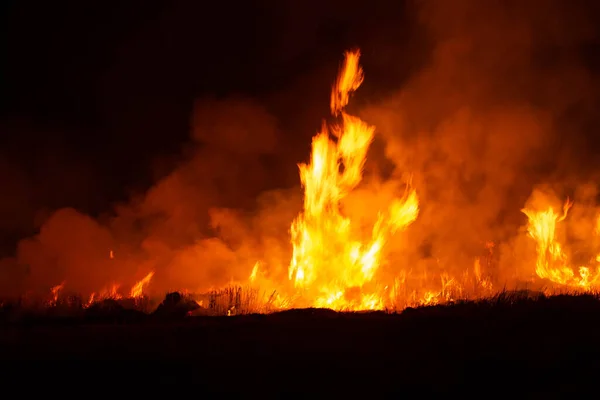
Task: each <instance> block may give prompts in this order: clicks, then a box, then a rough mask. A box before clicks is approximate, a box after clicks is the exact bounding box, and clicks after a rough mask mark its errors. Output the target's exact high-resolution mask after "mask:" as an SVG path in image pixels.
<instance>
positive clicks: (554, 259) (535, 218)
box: [522, 200, 600, 290]
mask: <svg viewBox="0 0 600 400" xmlns="http://www.w3.org/2000/svg"><path fill="white" fill-rule="evenodd" d="M572 205H573V203H572V202H571V201H570V200H567V201H566V202H565V204H564V206H563V212H562V214H558V213H557V212H555V211H554V209H553V208H552V207H548V208H547V209H546V210H542V211H536V210H530V209H523V210H522V211H523V213H524V214H525V215H527V217H528V218H529V225H528V229H527V231H528V233H529V235H530V236H531V238H533V240H535V243H536V246H537V260H536V265H535V272H536V274H537V276H538V277H539V278H542V279H548V280H549V281H551V282H553V283H557V284H559V285H564V286H569V287H575V288H581V289H585V290H589V289H591V288H593V287H594V286H596V285H597V284H598V282H599V280H600V267H599V266H597V265H595V266H594V268H593V270H592V271H590V266H579V267H578V268H577V269H576V270H577V272H575V268H573V266H571V265H570V262H569V256H568V255H567V253H566V251H565V250H564V248H563V246H562V245H561V243H560V242H559V241H558V240H557V239H556V227H557V224H558V223H560V222H563V221H564V220H565V219H566V218H567V214H568V212H569V209H570V208H571V206H572ZM596 232H598V231H597V230H596ZM598 258H599V256H598V255H597V256H596V257H595V259H594V261H595V262H596V263H597V262H598Z"/></svg>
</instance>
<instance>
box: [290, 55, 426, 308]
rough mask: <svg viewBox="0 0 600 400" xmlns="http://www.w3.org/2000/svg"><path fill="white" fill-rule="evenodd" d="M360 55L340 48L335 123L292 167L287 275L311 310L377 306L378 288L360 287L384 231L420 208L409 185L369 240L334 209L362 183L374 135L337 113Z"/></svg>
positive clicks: (376, 259)
mask: <svg viewBox="0 0 600 400" xmlns="http://www.w3.org/2000/svg"><path fill="white" fill-rule="evenodd" d="M359 57H360V53H359V52H358V51H356V52H347V53H346V61H345V63H344V64H343V65H342V68H341V70H340V73H339V76H338V80H337V82H336V84H335V85H334V87H333V90H332V94H331V111H332V113H333V114H340V113H341V117H342V121H341V124H340V125H334V126H332V127H331V128H328V127H327V126H323V128H322V130H321V132H320V133H318V134H317V135H316V136H315V137H314V138H313V142H312V153H311V159H310V163H309V164H300V165H299V168H300V179H301V182H302V185H303V187H304V210H303V212H302V213H301V214H300V215H298V217H297V218H296V219H295V220H294V222H293V223H292V226H291V235H292V238H291V239H292V246H293V256H292V260H291V262H290V267H289V278H290V279H291V280H292V281H293V282H294V286H295V287H296V288H298V289H299V290H300V292H301V297H302V298H303V299H304V300H305V301H306V302H307V303H308V304H309V305H313V306H318V307H329V308H344V309H376V308H382V307H383V303H384V301H383V299H382V297H381V296H382V293H381V289H379V288H372V289H367V288H366V287H365V285H366V284H368V283H371V282H372V281H373V279H374V277H375V275H376V273H377V270H378V268H379V266H380V263H381V257H382V251H383V248H384V245H385V243H386V241H387V240H388V239H389V237H390V235H391V234H393V233H395V232H397V231H399V230H402V229H405V228H406V227H407V226H409V225H410V224H411V223H412V222H413V221H414V220H415V219H416V218H417V215H418V213H419V200H418V197H417V194H416V192H415V190H414V189H412V188H410V187H409V188H407V191H406V194H405V196H404V197H403V198H401V199H395V200H394V201H393V202H392V204H391V205H390V206H389V208H388V209H387V210H382V211H381V212H380V214H379V219H378V220H377V222H376V223H375V225H374V226H373V227H372V230H371V234H370V237H368V238H365V239H363V238H361V237H360V236H361V235H360V232H357V231H356V229H355V228H354V224H353V221H351V220H350V218H348V217H347V216H345V215H343V213H342V212H341V210H340V201H341V200H343V199H344V198H345V197H346V196H347V195H348V194H349V193H350V192H351V191H352V190H354V189H355V188H356V187H357V186H358V184H359V183H360V182H361V180H362V171H363V166H364V163H365V160H366V155H367V151H368V149H369V146H370V144H371V142H372V140H373V135H374V132H375V128H374V127H373V126H370V125H368V124H367V123H365V122H364V121H362V120H361V119H359V118H358V117H355V116H352V115H349V114H347V113H345V112H344V107H345V106H346V104H347V103H348V101H349V94H350V92H351V91H354V90H356V89H357V88H358V87H359V86H360V84H361V83H362V81H363V71H362V68H361V67H360V66H359V64H358V60H359ZM330 132H331V133H332V134H333V136H335V137H336V138H337V140H333V138H332V137H331V135H330ZM376 286H377V285H376Z"/></svg>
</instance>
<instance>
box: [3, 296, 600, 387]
mask: <svg viewBox="0 0 600 400" xmlns="http://www.w3.org/2000/svg"><path fill="white" fill-rule="evenodd" d="M128 318H129V319H128ZM598 338H600V300H598V298H597V297H596V296H591V295H584V296H581V295H580V296H556V297H549V298H539V299H531V298H518V299H517V298H510V299H509V298H501V297H497V298H495V299H492V300H488V301H484V302H480V303H473V302H470V303H464V304H454V305H449V306H435V307H423V308H418V309H408V310H406V311H404V312H403V313H400V314H386V313H382V312H375V313H336V312H333V311H329V310H318V309H309V310H291V311H286V312H281V313H276V314H271V315H247V316H236V317H181V316H179V315H177V316H172V317H169V316H168V315H161V316H156V315H154V316H146V317H144V318H130V317H127V318H118V319H112V320H111V319H109V320H106V319H104V320H99V319H97V318H96V319H94V318H83V317H77V318H48V319H43V320H35V319H29V320H22V321H17V322H15V321H12V322H8V321H6V320H5V321H4V322H3V323H2V325H1V327H0V346H1V348H0V354H1V357H2V358H3V359H4V362H5V365H9V366H11V368H10V371H8V372H5V373H4V378H5V380H4V382H5V383H8V382H17V380H16V379H17V378H18V377H19V376H22V375H25V376H27V377H28V378H29V379H31V378H35V382H40V381H43V380H45V379H46V380H53V379H63V380H65V381H69V382H73V381H77V382H79V383H80V384H85V383H86V382H87V383H88V384H91V383H94V382H95V383H98V382H102V385H103V386H105V387H108V386H110V385H115V387H121V385H127V386H130V387H132V386H139V387H141V388H145V389H148V388H149V387H155V386H156V385H157V384H158V385H160V384H176V385H179V386H180V387H183V388H187V387H195V388H196V389H197V390H202V391H204V392H206V391H209V392H211V391H243V392H247V393H249V392H254V391H257V392H259V393H261V394H263V395H264V394H266V395H268V394H272V393H274V392H281V391H285V392H295V391H308V392H318V393H325V392H330V391H336V392H338V393H342V392H344V393H349V394H354V395H357V393H359V391H360V392H362V391H363V390H369V392H370V393H373V392H386V391H394V392H398V393H409V392H408V391H410V393H415V392H413V390H418V393H419V394H420V395H427V394H429V393H432V392H447V391H458V392H459V393H461V394H465V393H472V394H475V395H477V396H478V397H486V398H487V397H494V396H495V395H498V394H499V393H503V392H506V393H507V394H509V395H511V396H514V395H517V396H521V395H527V397H531V396H532V395H533V396H535V397H537V396H544V398H548V397H549V398H555V397H556V396H559V397H561V396H560V395H561V394H565V395H573V394H577V393H582V392H586V393H590V394H593V393H595V391H592V392H590V391H589V390H590V389H592V388H593V386H592V385H594V384H595V381H596V379H595V378H596V377H597V371H598V369H597V366H598V365H600V363H599V362H600V344H599V340H598ZM21 381H22V379H21V380H18V382H21ZM149 385H150V386H149Z"/></svg>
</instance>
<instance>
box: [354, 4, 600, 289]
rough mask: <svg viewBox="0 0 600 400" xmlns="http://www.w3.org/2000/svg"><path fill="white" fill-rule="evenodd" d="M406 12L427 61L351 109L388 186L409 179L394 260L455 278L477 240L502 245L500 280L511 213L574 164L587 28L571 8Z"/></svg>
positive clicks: (577, 163)
mask: <svg viewBox="0 0 600 400" xmlns="http://www.w3.org/2000/svg"><path fill="white" fill-rule="evenodd" d="M418 5H419V7H417V10H418V11H417V14H418V18H419V20H420V21H421V23H422V26H423V27H424V29H425V33H426V36H427V37H428V38H429V41H430V42H431V43H432V51H431V54H430V57H429V60H428V62H427V63H426V65H425V66H424V68H422V69H421V70H420V71H418V72H417V73H416V74H415V75H413V76H412V77H411V78H410V79H409V80H408V81H407V82H406V83H405V84H404V85H403V87H402V89H401V90H400V91H398V92H397V93H395V94H393V95H391V96H390V97H389V98H386V99H384V100H383V101H372V102H371V104H369V105H368V106H366V107H365V108H364V109H363V110H362V116H363V117H364V119H365V120H367V121H369V122H370V123H373V124H374V125H376V126H377V128H378V133H379V134H380V137H382V138H383V140H384V142H385V156H386V157H387V158H388V159H389V160H391V161H392V163H393V164H394V166H395V170H394V172H393V176H394V178H393V179H396V180H397V179H400V178H402V177H403V175H404V174H406V173H410V174H412V184H413V185H414V186H415V187H416V189H417V192H418V194H419V196H420V200H421V205H422V207H421V214H420V216H419V218H418V220H417V221H416V222H415V224H414V225H413V226H412V227H411V228H410V234H406V235H405V236H404V237H402V238H398V239H397V240H396V242H397V247H398V252H399V253H400V254H398V260H397V261H396V262H399V263H404V264H405V265H407V267H412V268H416V269H422V270H425V269H426V270H427V271H430V272H434V271H452V272H455V273H456V272H460V271H461V270H465V269H466V268H469V267H470V266H471V265H472V263H473V259H474V258H475V257H477V256H480V255H481V254H482V253H483V252H484V251H485V250H484V246H485V243H486V242H489V241H493V242H495V243H500V244H502V243H507V242H508V243H510V245H509V246H507V247H502V246H501V250H502V251H501V253H503V255H502V254H501V256H503V257H506V258H507V260H505V261H503V262H501V263H500V270H499V271H495V273H496V274H499V275H500V276H498V277H497V278H498V279H499V280H509V279H511V278H514V273H513V272H514V268H515V265H514V263H515V262H522V261H526V260H523V259H521V260H518V259H515V251H516V250H515V248H514V243H512V238H513V237H514V236H518V235H520V236H524V233H523V232H522V229H521V228H520V227H522V226H523V225H524V224H525V223H526V218H525V216H524V215H523V214H522V213H520V212H519V210H520V209H521V208H522V207H523V206H524V204H525V201H526V199H527V198H528V196H529V195H530V193H531V191H532V189H533V188H534V186H535V185H537V184H539V183H542V182H548V181H555V180H556V179H558V176H568V175H569V174H570V173H571V172H572V171H577V173H581V172H582V170H584V168H585V166H586V165H585V163H582V162H581V161H582V159H585V157H586V156H583V157H582V156H581V152H582V151H583V150H584V149H583V147H584V146H582V142H581V140H580V139H581V138H583V137H585V136H584V135H585V134H586V132H585V129H584V126H586V124H588V125H587V126H589V123H590V121H591V120H592V119H593V115H592V114H591V113H590V112H589V111H590V110H591V109H592V108H593V107H594V105H595V103H594V100H596V99H595V98H594V96H595V94H594V93H595V91H594V86H595V85H596V84H597V82H596V81H594V80H593V79H592V76H591V74H590V72H589V71H588V70H586V67H585V64H584V63H583V60H582V59H580V58H578V55H580V53H581V52H580V47H581V45H582V44H585V43H586V41H587V40H588V39H589V38H590V37H592V35H593V33H594V25H593V23H592V21H591V20H590V19H589V18H587V17H586V15H585V10H584V9H583V8H582V7H578V6H580V5H582V4H580V3H578V2H573V3H572V4H571V3H568V4H567V3H565V2H558V1H556V2H519V1H490V2H478V1H475V0H473V1H471V0H461V1H456V2H445V1H443V0H440V1H424V2H419V3H418ZM407 56H409V55H407ZM366 79H367V80H368V72H367V76H366ZM574 111H577V112H575V113H574ZM578 153H579V156H577V157H575V156H574V155H575V154H578ZM587 153H588V155H587V157H588V158H589V152H587ZM588 172H589V171H588ZM580 176H581V175H580ZM579 183H585V182H579ZM563 191H564V188H563ZM561 194H562V193H561ZM558 204H559V208H558V209H560V204H561V203H560V202H558ZM392 245H393V244H392ZM400 250H401V252H400ZM529 250H530V249H528V250H527V251H529ZM524 252H526V251H524ZM522 255H523V252H521V251H519V257H521V256H522ZM521 258H523V257H521ZM508 260H510V262H509V261H508ZM533 265H534V264H531V263H530V264H529V266H530V267H529V268H530V272H531V271H532V269H531V268H533Z"/></svg>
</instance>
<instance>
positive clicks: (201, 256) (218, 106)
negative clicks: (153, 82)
mask: <svg viewBox="0 0 600 400" xmlns="http://www.w3.org/2000/svg"><path fill="white" fill-rule="evenodd" d="M410 4H411V7H409V10H410V12H411V13H412V14H411V17H412V18H410V19H412V20H414V21H417V23H416V24H415V28H414V29H415V32H414V36H415V37H419V38H422V37H425V38H426V39H425V40H423V42H422V43H421V48H419V49H418V52H419V57H418V58H419V63H418V65H419V66H421V64H423V65H422V67H421V68H419V69H417V70H415V71H414V72H413V73H412V75H411V76H410V78H408V79H407V80H405V81H404V82H403V84H402V86H401V87H400V88H389V87H386V91H385V92H386V93H390V92H391V93H392V94H391V95H386V96H385V97H380V96H379V95H378V97H369V98H362V99H361V91H360V90H359V92H358V93H357V94H356V96H355V100H354V104H351V108H352V111H356V112H357V113H358V114H359V115H361V117H362V118H364V119H365V120H366V121H367V122H368V123H370V124H373V125H375V126H376V127H377V135H378V137H377V139H376V142H375V143H374V145H373V149H372V151H371V152H370V154H369V161H368V164H367V166H366V177H365V181H364V184H363V185H362V186H361V187H360V188H359V189H358V190H357V191H356V192H355V193H354V194H353V195H352V196H350V197H349V198H348V199H346V201H345V203H344V211H345V212H347V213H349V214H352V215H354V216H358V217H360V218H359V220H360V221H361V222H364V223H365V226H369V225H371V224H372V222H373V220H374V218H375V217H376V211H377V209H384V208H385V207H386V205H387V204H388V202H389V200H390V199H391V198H392V197H394V196H398V195H401V194H402V191H403V190H404V183H405V182H407V181H409V180H410V182H411V183H412V185H413V186H414V187H415V188H416V190H417V192H418V195H419V197H420V201H421V214H420V216H419V218H418V220H417V221H416V222H415V223H414V224H413V225H412V226H411V227H410V228H409V230H410V232H409V233H408V232H404V233H399V234H398V235H397V236H395V237H394V238H393V239H392V241H391V242H390V243H389V245H390V251H391V253H392V254H391V255H392V261H393V262H392V263H391V264H390V265H387V266H385V268H395V269H397V268H399V267H402V268H407V269H409V268H412V269H414V270H419V271H424V270H427V271H430V272H435V271H442V270H447V271H452V272H460V271H462V270H465V269H466V268H470V266H471V265H472V264H473V260H474V258H475V257H477V256H479V255H481V254H482V252H484V251H485V250H484V248H485V244H486V243H487V242H490V241H493V242H495V243H497V244H498V247H499V250H500V251H498V252H497V253H498V254H500V257H502V258H503V260H500V261H501V262H500V267H499V270H498V271H495V273H496V274H497V275H499V276H498V278H499V279H505V280H508V279H514V278H522V276H520V275H519V274H520V273H521V272H519V273H517V272H518V271H517V272H515V271H516V269H515V260H527V257H528V256H527V255H528V254H529V255H531V251H532V249H531V242H530V241H527V240H520V239H519V238H523V237H524V232H523V229H522V227H523V225H524V224H525V222H526V220H525V217H524V215H523V214H522V213H521V212H520V211H519V210H520V209H521V208H522V207H523V206H524V205H525V203H526V201H527V199H528V197H529V196H530V194H531V192H532V190H533V188H534V187H536V185H538V184H540V183H544V182H548V181H558V180H560V179H565V177H571V176H584V175H585V174H586V173H588V172H589V170H590V168H589V167H588V166H587V161H590V160H591V157H587V156H586V155H583V156H582V155H581V154H579V152H580V151H581V150H582V149H583V148H584V147H585V146H586V143H585V141H584V140H582V139H580V138H582V137H583V133H584V131H585V130H586V129H590V127H593V126H594V123H595V122H597V121H595V120H594V113H593V111H594V110H595V109H596V108H597V104H598V103H597V100H598V99H597V95H596V94H595V93H596V91H595V88H596V87H597V81H596V80H595V77H594V76H593V75H592V74H591V72H589V71H588V70H587V69H586V65H585V63H584V60H583V59H582V58H581V54H582V53H581V45H583V44H585V43H587V41H588V40H589V39H590V38H591V37H592V36H593V35H594V34H595V33H596V32H595V26H594V24H593V23H592V21H591V20H590V19H589V18H588V14H586V12H585V10H584V9H583V7H580V5H581V4H579V3H578V2H569V3H567V2H561V1H537V2H536V1H528V2H523V1H485V2H481V1H477V0H460V1H452V2H450V1H444V0H439V1H422V2H411V3H410ZM398 11H399V10H398ZM331 12H332V13H334V12H335V10H331ZM403 12H406V10H404V11H403ZM346 13H350V11H347V12H346ZM291 14H294V13H290V15H291ZM311 15H312V13H311ZM388 17H389V16H388ZM403 18H405V17H403ZM324 20H327V18H324ZM390 24H391V22H390ZM318 25H319V24H318V23H317V22H315V21H313V23H312V24H311V27H313V28H314V29H313V30H312V31H311V32H313V33H315V32H316V30H317V28H316V27H317V26H318ZM382 29H383V28H382ZM386 32H392V33H393V32H395V31H394V30H393V29H392V30H390V29H388V30H387V31H386ZM313 36H314V37H313ZM293 37H294V38H295V40H296V41H297V42H298V43H299V50H297V51H295V52H294V51H291V50H290V51H289V52H288V53H289V54H288V53H285V54H284V53H282V58H284V59H287V58H293V55H294V54H296V53H298V52H301V50H300V49H302V51H305V49H307V48H310V46H309V45H308V44H307V43H305V42H304V41H303V40H302V39H303V37H304V36H302V35H293ZM310 37H313V39H314V38H315V37H317V35H316V33H315V35H312V36H310ZM372 37H373V38H377V35H375V34H374V35H373V36H372ZM387 39H388V40H387V41H386V42H385V45H382V44H381V43H380V42H378V43H373V44H372V45H371V47H369V43H366V44H365V48H364V49H363V50H364V51H363V59H364V63H365V65H368V64H369V63H371V65H374V66H378V70H380V71H381V70H383V67H382V65H383V64H385V67H386V68H387V69H390V70H398V71H400V70H401V71H402V73H399V74H398V76H400V75H401V76H403V77H404V76H405V74H406V71H407V70H408V69H409V68H407V66H406V65H412V66H413V67H414V65H415V64H414V63H412V64H411V61H410V58H411V54H407V53H406V48H407V47H406V43H403V45H402V46H398V47H394V46H393V43H394V40H392V39H390V38H389V37H388V38H387ZM314 40H316V39H314ZM398 41H399V42H400V41H405V40H404V39H402V38H398ZM300 44H301V46H300ZM373 49H379V50H381V49H384V50H385V51H384V52H381V51H374V50H373ZM339 50H340V51H339V53H340V54H341V51H342V50H344V49H339ZM370 50H372V51H370ZM415 51H416V50H415ZM292 53H293V54H292ZM421 53H423V54H427V55H428V56H427V57H424V59H425V62H423V61H422V59H423V57H421ZM370 59H371V60H370ZM407 60H408V61H407ZM396 64H397V65H396ZM327 72H334V71H333V70H332V71H327ZM365 73H366V82H365V93H378V94H380V93H382V91H377V90H374V89H373V88H372V87H371V88H370V89H369V86H368V85H369V81H370V79H371V78H370V74H369V69H368V68H367V67H365ZM375 75H377V74H375ZM392 75H393V74H392ZM333 78H334V77H333V76H331V77H330V79H329V80H330V81H332V80H333ZM397 80H398V78H397V76H396V75H394V77H392V78H390V81H397ZM373 81H376V82H378V83H380V84H383V83H382V77H380V76H374V77H373ZM325 90H326V88H323V91H322V94H323V95H324V100H323V104H324V105H326V102H327V100H328V98H327V93H326V91H325ZM283 97H286V96H283ZM273 98H275V99H281V98H282V97H277V96H274V97H273ZM290 98H293V96H287V99H288V102H287V104H293V103H294V102H302V101H303V100H304V99H302V98H300V99H295V100H294V101H289V99H290ZM272 108H273V109H277V105H273V107H272ZM323 109H324V110H326V108H325V107H323ZM286 114H290V112H289V110H288V111H287V112H286ZM282 122H283V123H282ZM294 123H295V122H294V121H291V122H290V121H278V120H277V119H276V118H275V117H274V116H273V115H272V114H271V113H270V112H269V111H268V110H267V109H266V108H265V105H264V104H259V103H258V102H257V101H254V100H250V99H245V98H229V99H225V100H215V99H201V100H199V101H198V102H197V104H196V105H195V107H194V111H193V115H192V118H191V141H190V143H189V144H188V145H187V146H186V147H185V149H184V150H183V154H182V160H181V161H180V162H179V164H178V165H177V166H176V167H175V168H174V169H173V171H172V172H170V173H169V174H167V175H166V176H165V177H163V178H162V179H160V180H159V181H158V182H156V183H155V184H154V185H153V187H152V188H151V189H149V190H148V191H147V192H146V193H144V194H142V195H138V196H135V197H134V198H132V199H131V201H130V202H128V203H126V204H119V205H116V206H115V209H114V210H113V211H111V212H109V213H108V214H107V215H105V216H103V217H101V218H99V219H97V220H96V219H93V218H91V217H89V216H86V215H83V214H81V213H79V212H78V211H76V210H75V209H72V208H67V209H60V210H58V211H56V212H54V213H53V214H52V215H50V216H49V217H48V218H47V219H46V220H45V222H44V224H43V225H42V226H41V228H40V232H39V234H38V235H36V236H35V237H32V238H27V239H25V240H23V241H21V242H20V243H19V245H18V249H17V252H16V256H15V257H14V258H10V259H4V260H2V261H1V264H2V265H1V266H0V267H1V268H2V270H1V271H2V277H1V278H0V282H2V284H3V287H2V289H3V290H5V291H6V292H8V291H9V289H10V290H12V291H15V292H22V291H23V290H42V291H43V290H47V289H48V288H49V287H51V286H53V285H56V284H58V283H60V282H62V281H66V282H67V288H68V289H69V290H70V291H74V292H81V293H84V294H85V293H89V292H91V291H97V290H100V289H102V288H103V287H105V286H107V285H110V284H111V283H113V282H118V283H121V284H123V285H124V286H127V285H131V284H133V282H134V281H136V280H138V279H140V278H142V277H143V276H144V275H145V274H147V273H148V272H150V271H155V276H154V280H153V283H152V286H151V289H152V291H155V292H164V291H165V290H172V289H181V288H187V289H189V290H193V291H195V290H198V291H203V290H207V289H209V288H211V287H218V286H222V285H225V284H227V283H228V282H231V281H239V280H244V279H245V278H247V277H248V274H249V273H250V271H251V270H252V267H253V265H254V263H255V262H256V261H257V260H261V261H263V262H264V264H265V265H266V266H267V268H265V270H263V271H262V272H263V273H264V274H266V275H267V278H274V279H277V278H278V277H279V278H280V277H283V276H285V274H286V273H287V271H286V268H287V263H288V260H289V258H290V252H291V246H290V244H289V233H288V230H289V226H290V223H291V221H292V220H293V218H294V216H295V215H296V214H297V213H298V211H299V210H300V208H301V194H302V193H301V191H300V190H299V182H298V184H297V185H296V186H295V187H293V188H289V189H281V190H271V191H268V190H266V188H268V187H269V186H270V185H269V183H270V180H271V179H272V177H273V176H274V175H276V174H277V173H278V171H276V169H277V168H278V167H275V168H273V166H272V165H270V164H269V162H268V161H267V160H268V159H269V157H275V156H277V155H278V152H280V151H281V149H282V148H283V147H285V146H282V143H281V142H282V141H284V140H287V139H283V137H282V132H281V125H284V126H289V125H293V124H294ZM299 123H302V121H301V122H299ZM314 129H315V131H316V129H318V126H315V127H314ZM309 133H311V132H309ZM167 134H168V132H165V135H167ZM578 138H579V139H578ZM308 145H309V143H308V142H307V143H306V149H307V150H308ZM377 149H383V150H382V151H381V154H379V153H378V151H377ZM576 154H578V157H575V155H576ZM307 156H308V154H306V155H305V156H304V157H307ZM300 161H302V160H300V159H297V158H292V159H290V158H287V159H286V160H285V162H286V163H288V164H294V163H296V162H300ZM389 164H391V165H392V168H391V170H390V168H388V165H389ZM582 174H583V175H582ZM588 175H589V174H588ZM569 179H570V180H569V184H570V185H575V186H574V187H578V184H579V183H581V182H578V181H577V180H573V179H571V178H569ZM556 187H558V188H559V189H558V190H556ZM566 190H567V188H565V186H564V185H561V184H558V186H555V187H554V189H553V191H552V193H554V194H553V195H554V196H556V199H555V200H554V201H555V202H556V203H557V204H560V203H561V200H560V199H561V198H562V196H563V194H564V193H565V191H566ZM582 191H583V192H582ZM584 192H585V194H582V193H584ZM557 193H558V194H557ZM594 193H595V192H593V190H592V189H589V190H584V189H581V188H580V189H579V194H580V197H583V198H585V199H587V200H586V201H587V202H592V203H593V199H592V198H593V197H594ZM365 204H368V205H369V206H368V207H366V206H365ZM590 207H592V206H590ZM573 212H574V213H575V214H574V215H577V212H576V209H575V208H574V209H573ZM588 212H590V211H588ZM582 213H583V211H582ZM588 228H589V227H588ZM582 229H583V228H582ZM586 229H587V228H586ZM586 229H584V231H586V232H587V231H588V230H589V229H587V230H586ZM590 229H591V228H590ZM574 235H575V236H576V237H577V235H579V236H581V235H584V232H583V231H582V232H575V233H574ZM111 251H112V254H113V255H114V258H111V257H110V254H111ZM530 265H531V264H530ZM517 275H519V276H517ZM525 275H526V273H525Z"/></svg>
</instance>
